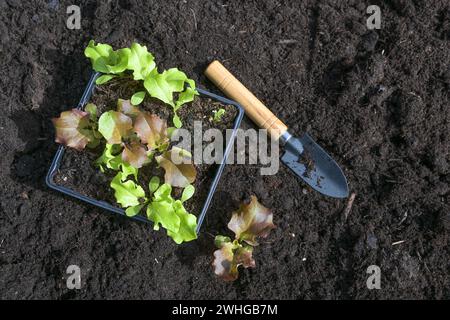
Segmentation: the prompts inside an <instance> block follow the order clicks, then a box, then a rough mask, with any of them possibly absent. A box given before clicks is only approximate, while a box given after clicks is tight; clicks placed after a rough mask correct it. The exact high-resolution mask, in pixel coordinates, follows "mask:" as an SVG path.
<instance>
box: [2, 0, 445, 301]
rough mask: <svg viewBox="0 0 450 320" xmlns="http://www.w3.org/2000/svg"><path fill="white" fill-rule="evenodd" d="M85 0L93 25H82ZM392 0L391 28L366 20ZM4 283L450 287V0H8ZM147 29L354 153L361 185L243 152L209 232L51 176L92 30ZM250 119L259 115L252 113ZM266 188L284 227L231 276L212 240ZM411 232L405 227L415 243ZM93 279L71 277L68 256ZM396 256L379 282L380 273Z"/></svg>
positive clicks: (322, 293) (225, 288)
mask: <svg viewBox="0 0 450 320" xmlns="http://www.w3.org/2000/svg"><path fill="white" fill-rule="evenodd" d="M71 4H79V5H80V7H81V12H82V22H81V29H80V30H70V29H68V28H66V19H67V17H68V15H67V14H66V8H67V6H68V5H71ZM369 4H377V5H379V6H380V8H381V11H382V27H381V29H380V30H375V31H369V30H367V28H366V19H367V17H368V15H367V14H366V8H367V5H369ZM0 9H1V10H0V41H1V46H0V55H1V56H0V57H1V58H2V59H1V61H2V66H1V70H2V74H3V76H2V77H1V79H0V87H1V90H0V94H1V101H2V112H1V114H0V132H1V136H2V139H0V152H1V157H0V161H1V163H0V168H1V170H0V181H1V182H2V193H1V206H0V298H2V299H8V298H21V299H25V298H73V299H80V298H153V299H159V298H193V299H207V298H229V299H233V298H279V299H286V298H293V299H303V298H305V299H314V298H328V299H336V298H357V299H363V298H365V299H382V298H387V299H393V298H403V299H406V298H438V299H439V298H441V299H442V298H450V281H449V280H450V265H449V261H450V259H449V256H450V243H449V239H450V238H449V230H450V216H449V215H450V210H449V209H450V208H449V203H450V201H449V200H450V184H449V182H450V176H449V160H450V159H449V156H450V155H449V153H450V140H449V137H450V112H449V88H450V67H449V61H450V43H449V40H450V24H449V19H450V4H449V2H448V1H447V0H433V1H425V0H413V1H406V0H392V1H379V0H376V1H370V3H366V2H365V1H356V0H355V1H338V0H322V1H315V0H309V1H280V2H278V1H259V0H258V1H245V2H243V1H223V2H205V1H176V2H173V1H164V2H162V1H158V2H156V1H137V0H113V1H70V2H66V1H33V2H25V1H16V0H5V1H0ZM91 38H93V39H96V40H97V41H100V42H108V43H111V44H112V45H113V46H114V47H116V48H118V47H123V46H128V45H129V44H130V43H131V42H132V41H133V40H136V41H138V42H140V43H143V44H146V45H147V46H148V47H149V48H150V50H151V51H152V52H154V54H155V56H156V58H157V61H158V63H160V64H161V65H162V67H164V68H169V67H179V68H180V69H182V70H184V71H186V73H187V74H189V75H190V76H191V77H193V78H194V79H195V80H196V81H198V83H199V84H200V85H201V86H203V87H206V88H208V89H210V90H215V89H214V86H213V85H212V84H211V83H210V82H208V81H207V80H206V79H205V77H204V76H203V70H204V68H205V67H206V65H207V63H208V62H210V61H211V60H213V59H220V60H221V61H223V62H224V64H225V65H226V66H227V67H228V68H230V69H231V70H232V71H233V72H234V73H235V74H236V76H237V77H238V78H239V79H241V80H242V82H243V83H245V84H246V85H247V86H248V87H249V88H250V89H251V90H252V91H253V92H254V93H255V94H256V95H257V96H258V97H260V98H261V99H262V100H263V101H264V102H265V103H266V104H267V105H268V106H269V107H270V109H271V110H272V111H273V112H274V113H275V114H277V115H278V116H279V117H280V118H281V119H282V120H284V121H285V122H286V124H287V125H288V126H289V127H290V128H291V131H292V132H296V133H301V132H303V131H307V132H308V133H310V135H311V136H313V137H314V138H315V139H316V141H317V142H318V143H319V144H321V145H322V146H323V147H325V148H326V149H327V151H329V152H330V154H332V156H333V157H334V158H335V159H336V161H337V162H338V163H339V164H341V166H342V167H343V169H344V171H345V174H346V176H347V178H348V180H349V185H350V189H351V192H355V193H356V199H355V201H354V203H353V207H352V209H351V211H350V213H349V215H348V218H347V219H345V217H344V213H343V211H344V209H345V206H346V200H335V199H329V198H326V197H323V196H321V195H320V194H318V193H316V192H313V191H311V190H309V189H308V188H306V187H305V185H304V184H302V182H301V180H300V179H298V178H297V177H295V176H294V175H293V174H292V173H291V172H290V171H288V169H287V168H285V167H280V171H279V172H278V173H277V174H276V175H274V176H261V175H260V174H259V166H257V165H247V166H244V165H229V166H227V168H226V170H225V172H224V175H223V176H222V179H221V182H220V184H219V187H218V190H217V193H216V196H215V198H214V201H213V203H212V206H211V209H210V212H209V214H208V219H207V220H206V221H205V224H204V226H203V230H204V231H205V232H203V233H202V234H201V236H200V238H199V239H198V241H195V242H192V243H189V244H187V245H184V246H176V245H175V244H174V243H173V242H172V241H171V239H169V238H167V237H166V235H165V234H164V233H162V232H156V233H152V232H151V230H150V228H149V226H147V225H145V224H141V223H137V222H134V221H131V220H129V219H125V218H120V217H117V216H111V215H109V214H105V212H104V211H103V210H100V209H97V208H95V207H92V206H89V205H86V204H84V203H81V202H79V201H76V200H73V199H71V198H69V197H66V196H63V195H61V194H59V193H57V192H53V191H51V190H49V189H48V188H47V187H46V186H45V183H44V177H45V174H46V172H47V170H48V167H49V165H50V162H51V160H52V157H53V155H54V153H55V151H56V148H57V145H56V144H55V143H54V142H53V134H54V132H53V129H52V125H51V122H50V119H51V118H52V117H55V116H57V115H58V114H59V113H60V112H61V111H63V110H66V109H68V108H70V107H72V106H74V105H75V104H76V103H77V101H78V100H79V98H80V96H81V93H82V90H83V89H84V86H85V84H86V82H87V80H88V78H89V75H90V73H91V70H90V66H89V62H88V61H87V59H85V58H84V56H83V49H84V47H85V46H86V45H87V43H88V40H89V39H91ZM242 127H243V128H250V127H253V125H252V123H251V122H250V121H249V120H248V119H245V121H244V122H243V124H242ZM249 194H255V195H256V196H258V198H259V199H260V201H261V202H262V203H263V204H264V205H265V206H267V207H269V208H272V209H273V210H274V213H275V216H274V220H275V224H276V225H277V226H278V228H277V229H276V230H274V231H273V232H272V233H271V235H270V236H269V238H267V239H266V240H265V241H263V242H262V243H261V245H260V247H259V248H257V250H255V259H256V264H257V267H256V269H252V270H243V271H241V276H240V278H239V280H237V281H236V282H235V283H232V284H229V283H223V282H221V281H220V280H218V279H217V278H216V277H215V276H214V274H213V272H212V269H211V266H210V264H211V261H212V252H213V250H214V248H213V238H212V235H215V234H217V233H227V230H226V223H227V221H228V219H229V218H230V214H231V211H232V210H234V209H236V208H237V205H238V203H239V201H240V200H242V199H243V198H244V197H245V196H247V195H249ZM399 241H400V242H399ZM71 264H76V265H79V266H80V267H81V270H82V289H81V290H78V291H70V290H68V289H67V288H66V283H65V280H64V279H63V278H64V277H65V271H66V268H67V266H69V265H71ZM374 264H375V265H378V266H380V268H381V276H382V277H381V289H380V290H368V289H367V287H366V280H367V277H368V274H366V270H367V268H368V266H370V265H374Z"/></svg>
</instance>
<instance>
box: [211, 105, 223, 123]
mask: <svg viewBox="0 0 450 320" xmlns="http://www.w3.org/2000/svg"><path fill="white" fill-rule="evenodd" d="M225 112H226V111H225V109H223V108H220V109H219V110H213V116H212V118H211V120H212V121H213V122H215V123H219V122H220V121H222V118H223V116H224V115H225Z"/></svg>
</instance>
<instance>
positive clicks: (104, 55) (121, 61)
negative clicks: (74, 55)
mask: <svg viewBox="0 0 450 320" xmlns="http://www.w3.org/2000/svg"><path fill="white" fill-rule="evenodd" d="M84 54H85V56H86V57H88V58H89V59H91V63H92V68H93V69H94V70H95V71H97V72H101V73H105V74H120V73H122V72H124V71H125V70H126V69H127V66H128V57H129V55H130V49H128V48H124V49H120V50H117V51H114V50H113V49H112V47H111V46H110V45H108V44H102V43H99V44H97V45H96V44H95V42H94V41H93V40H91V41H89V44H88V46H87V48H86V49H85V50H84ZM108 80H110V79H108V78H102V80H98V81H99V82H103V81H105V82H106V81H108ZM103 83H104V82H103Z"/></svg>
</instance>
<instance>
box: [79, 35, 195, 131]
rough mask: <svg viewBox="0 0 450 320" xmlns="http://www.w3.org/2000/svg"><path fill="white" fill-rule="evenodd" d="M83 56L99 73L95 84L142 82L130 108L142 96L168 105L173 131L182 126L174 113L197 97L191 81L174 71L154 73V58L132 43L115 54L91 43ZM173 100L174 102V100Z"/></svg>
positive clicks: (156, 70) (142, 98) (108, 47)
mask: <svg viewBox="0 0 450 320" xmlns="http://www.w3.org/2000/svg"><path fill="white" fill-rule="evenodd" d="M85 55H86V57H88V58H89V59H90V60H91V63H92V68H93V69H94V70H95V71H98V72H101V73H103V75H102V76H100V77H99V78H98V79H97V81H96V83H97V84H99V85H100V84H104V83H106V82H108V81H109V80H111V79H113V78H115V77H117V76H126V75H127V72H131V73H132V75H133V76H132V78H133V80H136V81H143V86H144V88H145V91H138V92H136V93H134V94H133V96H132V97H131V102H132V103H133V104H134V105H139V104H140V103H142V101H144V99H145V96H146V94H147V93H148V94H149V95H150V96H151V97H153V98H156V99H159V100H161V101H163V102H164V103H166V104H168V105H170V106H171V107H172V109H173V112H174V116H173V123H174V125H175V127H176V128H180V127H181V126H182V123H181V120H180V118H179V117H178V115H177V111H178V109H179V108H180V107H181V106H182V105H184V104H186V103H188V102H191V101H193V100H194V98H195V96H196V95H198V92H197V90H196V89H195V81H194V80H192V79H189V78H188V77H187V76H186V74H185V73H184V72H182V71H180V70H178V69H177V68H172V69H169V70H164V71H163V72H162V73H159V72H158V69H157V67H156V63H155V59H154V56H153V55H152V54H151V53H150V52H148V50H147V47H145V46H141V45H140V44H138V43H133V44H132V45H131V47H130V48H123V49H119V50H117V51H115V50H113V48H112V47H111V46H110V45H108V44H101V43H99V44H95V42H94V41H93V40H91V41H90V42H89V44H88V46H87V48H86V49H85ZM175 96H177V99H175Z"/></svg>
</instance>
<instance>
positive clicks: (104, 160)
mask: <svg viewBox="0 0 450 320" xmlns="http://www.w3.org/2000/svg"><path fill="white" fill-rule="evenodd" d="M120 151H121V147H120V146H119V145H113V144H108V143H107V144H106V145H105V149H104V150H103V153H102V155H101V156H100V157H99V158H98V159H97V160H96V161H95V165H96V166H98V167H100V170H101V171H102V172H104V171H105V166H106V168H108V169H112V170H116V171H117V170H119V169H120V165H121V164H122V157H121V155H120V154H119V155H117V153H119V152H120Z"/></svg>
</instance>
